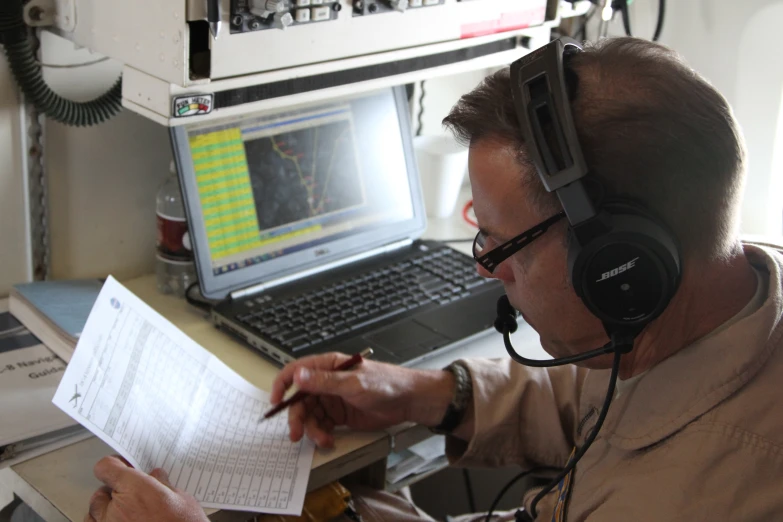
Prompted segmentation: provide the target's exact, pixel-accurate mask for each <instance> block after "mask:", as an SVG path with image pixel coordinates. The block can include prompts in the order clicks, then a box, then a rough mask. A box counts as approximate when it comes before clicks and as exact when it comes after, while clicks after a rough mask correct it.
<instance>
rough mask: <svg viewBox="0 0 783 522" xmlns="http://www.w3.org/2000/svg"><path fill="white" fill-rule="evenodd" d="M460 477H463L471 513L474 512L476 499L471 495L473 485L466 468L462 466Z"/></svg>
mask: <svg viewBox="0 0 783 522" xmlns="http://www.w3.org/2000/svg"><path fill="white" fill-rule="evenodd" d="M462 477H463V478H464V479H465V491H467V493H468V507H469V508H470V512H471V513H475V512H476V499H475V498H474V497H473V485H472V484H471V483H470V472H469V471H468V468H462Z"/></svg>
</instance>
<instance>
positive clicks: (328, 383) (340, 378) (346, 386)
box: [294, 367, 356, 396]
mask: <svg viewBox="0 0 783 522" xmlns="http://www.w3.org/2000/svg"><path fill="white" fill-rule="evenodd" d="M294 382H295V383H296V385H297V386H298V387H299V389H300V390H302V391H305V392H307V393H312V394H314V395H338V396H345V395H348V394H351V393H352V392H354V391H355V390H354V389H353V386H352V385H354V384H355V383H356V376H355V375H354V373H353V372H335V371H332V370H316V369H313V368H307V367H303V368H299V371H297V372H296V374H294Z"/></svg>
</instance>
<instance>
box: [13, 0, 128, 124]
mask: <svg viewBox="0 0 783 522" xmlns="http://www.w3.org/2000/svg"><path fill="white" fill-rule="evenodd" d="M28 31H29V29H28V27H27V26H26V25H25V23H24V16H23V4H22V0H0V37H2V42H3V44H4V47H5V55H6V57H8V62H9V64H10V66H11V71H12V73H13V75H14V77H15V78H16V81H17V83H18V84H19V86H20V88H21V89H22V92H23V93H24V96H25V98H26V99H27V101H28V102H29V103H31V104H33V105H34V106H35V108H36V109H37V110H38V112H40V113H42V114H45V115H46V116H47V117H48V118H51V119H52V120H55V121H58V122H60V123H63V124H65V125H74V126H78V127H86V126H90V125H96V124H99V123H103V122H105V121H106V120H108V119H110V118H112V117H113V116H115V115H117V113H119V112H120V111H121V110H122V77H120V78H119V79H118V80H117V82H116V83H115V84H114V85H113V86H112V87H111V89H109V90H108V91H106V92H105V93H103V94H102V95H100V96H98V97H97V98H95V99H94V100H90V101H86V102H75V101H73V100H68V99H66V98H63V97H62V96H60V95H59V94H57V93H55V92H54V91H52V90H51V89H50V88H49V86H48V85H47V84H46V82H45V81H44V78H43V73H42V72H41V66H40V64H39V63H38V62H37V61H36V58H35V53H34V52H33V48H32V45H31V43H30V38H29V34H28Z"/></svg>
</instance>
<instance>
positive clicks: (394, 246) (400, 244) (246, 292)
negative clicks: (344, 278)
mask: <svg viewBox="0 0 783 522" xmlns="http://www.w3.org/2000/svg"><path fill="white" fill-rule="evenodd" d="M411 244H413V240H412V239H403V240H402V241H396V242H394V243H389V244H388V245H384V246H382V247H379V248H375V249H373V250H368V251H367V252H362V253H361V254H356V255H353V256H349V257H346V258H344V259H339V260H337V261H332V262H331V263H326V264H325V265H320V266H316V267H313V268H310V269H308V270H303V271H302V272H298V273H296V274H291V275H288V276H285V277H280V278H278V279H273V280H271V281H266V282H263V283H258V284H257V285H253V286H249V287H247V288H243V289H242V290H236V291H234V292H231V294H229V295H230V296H231V299H242V298H243V297H248V296H251V295H256V294H259V293H261V292H264V291H266V290H270V289H272V288H275V287H277V286H280V285H284V284H287V283H291V282H294V281H297V280H299V279H304V278H305V277H310V276H312V275H316V274H320V273H322V272H326V271H327V270H332V269H334V268H339V267H341V266H345V265H348V264H351V263H355V262H357V261H363V260H365V259H369V258H371V257H375V256H379V255H382V254H388V253H389V252H393V251H394V250H399V249H400V248H405V247H406V246H410V245H411Z"/></svg>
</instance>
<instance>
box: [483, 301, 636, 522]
mask: <svg viewBox="0 0 783 522" xmlns="http://www.w3.org/2000/svg"><path fill="white" fill-rule="evenodd" d="M495 329H497V330H498V331H499V332H502V333H503V343H504V344H505V345H506V351H507V352H508V354H509V356H511V358H512V359H513V360H514V361H515V362H518V363H520V364H523V365H525V366H532V367H535V368H547V367H552V366H562V365H565V364H573V363H575V362H580V361H584V360H585V359H590V358H592V357H597V356H599V355H606V354H610V353H614V360H613V362H612V373H611V375H610V376H609V387H608V388H607V390H606V398H605V399H604V404H603V406H602V407H601V413H600V415H598V420H597V421H596V423H595V426H594V427H593V429H592V430H591V431H590V433H589V434H588V436H587V438H586V439H585V442H584V444H582V446H580V447H579V449H578V450H577V451H576V453H574V455H573V456H572V457H571V458H570V459H569V460H568V463H567V464H566V466H565V468H563V469H562V470H561V471H560V472H559V473H558V474H557V476H556V477H555V478H554V479H552V481H551V482H550V483H549V484H547V485H546V486H545V487H544V488H543V489H542V490H541V491H540V492H539V493H538V494H537V495H536V496H535V498H533V502H532V503H531V505H530V512H531V513H532V515H533V517H532V518H531V519H530V520H533V519H535V518H536V516H538V513H537V511H536V507H537V506H538V502H539V501H540V500H541V499H542V498H543V497H544V496H545V495H546V494H548V493H549V492H550V491H552V489H554V488H555V486H557V485H558V484H559V483H560V481H562V480H563V479H564V478H565V477H566V476H567V475H568V474H569V473H570V472H571V471H572V470H573V469H574V467H576V464H577V462H579V460H580V459H581V458H582V456H583V455H584V454H585V452H586V451H587V450H588V449H589V448H590V446H591V445H592V444H593V441H595V438H596V437H597V436H598V432H599V431H600V430H601V427H602V426H603V424H604V420H605V419H606V414H607V413H608V412H609V406H610V405H611V404H612V399H613V398H614V390H615V387H616V385H617V376H618V375H619V373H620V359H621V358H622V356H623V355H624V354H626V353H629V352H630V351H631V350H632V349H633V342H634V339H635V338H636V335H637V334H638V331H636V332H634V331H628V332H623V333H621V332H612V333H611V334H610V341H609V342H608V343H607V344H605V345H604V346H602V347H601V348H598V349H595V350H590V351H589V352H585V353H581V354H578V355H573V356H570V357H561V358H558V359H551V360H536V359H528V358H526V357H522V356H521V355H519V353H517V351H516V350H515V349H514V347H513V346H512V344H511V334H512V333H514V332H515V331H516V330H517V320H516V310H515V309H514V308H513V307H512V306H511V303H510V302H509V300H508V297H507V296H503V297H501V298H500V299H498V303H497V319H496V320H495ZM519 478H521V476H519V477H516V478H515V479H514V481H512V483H513V482H515V481H516V480H518V479H519ZM508 487H510V485H507V487H506V488H504V490H503V493H505V491H506V490H507V488H508ZM518 514H522V515H523V516H525V517H529V514H528V513H521V512H518ZM487 520H489V519H487Z"/></svg>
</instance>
